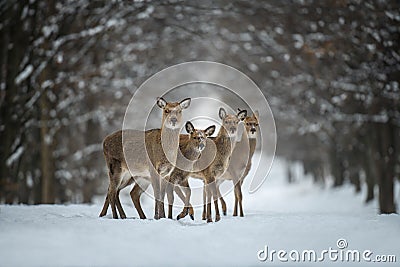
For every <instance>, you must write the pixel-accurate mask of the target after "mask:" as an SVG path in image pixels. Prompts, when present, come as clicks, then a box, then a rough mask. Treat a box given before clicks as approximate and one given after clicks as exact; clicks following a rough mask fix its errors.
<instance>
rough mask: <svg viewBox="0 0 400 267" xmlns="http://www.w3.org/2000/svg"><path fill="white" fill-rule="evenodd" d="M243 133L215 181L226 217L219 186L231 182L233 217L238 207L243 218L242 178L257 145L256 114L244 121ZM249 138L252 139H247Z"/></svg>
mask: <svg viewBox="0 0 400 267" xmlns="http://www.w3.org/2000/svg"><path fill="white" fill-rule="evenodd" d="M244 126H245V131H244V132H243V135H242V138H241V140H240V141H239V142H237V144H236V146H235V148H234V150H233V152H232V155H231V161H230V164H229V167H228V169H227V170H226V172H225V173H224V175H223V176H222V177H220V179H219V180H218V181H217V190H218V197H219V199H220V202H221V206H222V212H223V214H224V215H226V203H225V201H224V199H223V198H222V196H221V192H220V190H219V186H220V185H221V183H222V182H223V181H224V180H232V181H233V184H234V192H235V206H234V211H233V216H237V213H238V207H239V210H240V216H241V217H243V216H244V213H243V207H242V190H241V186H242V184H243V180H244V178H245V177H246V176H247V175H248V173H249V171H250V169H251V160H252V157H253V155H254V151H255V149H256V145H257V139H256V136H257V131H258V113H257V112H255V114H253V115H252V116H248V117H246V118H245V119H244ZM249 136H251V137H252V138H249Z"/></svg>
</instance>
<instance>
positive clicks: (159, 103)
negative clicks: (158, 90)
mask: <svg viewBox="0 0 400 267" xmlns="http://www.w3.org/2000/svg"><path fill="white" fill-rule="evenodd" d="M166 105H167V101H165V100H164V98H162V97H157V106H159V107H160V108H165V106H166Z"/></svg>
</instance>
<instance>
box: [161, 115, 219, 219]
mask: <svg viewBox="0 0 400 267" xmlns="http://www.w3.org/2000/svg"><path fill="white" fill-rule="evenodd" d="M186 125H187V127H186V130H187V132H188V133H189V135H181V138H180V142H179V147H180V150H181V152H182V155H183V156H184V158H185V159H188V160H190V162H187V165H188V166H184V170H183V169H180V168H179V167H176V168H175V169H174V170H173V171H172V173H171V175H170V176H169V177H168V178H167V179H166V180H167V181H168V182H169V183H168V184H167V198H168V204H169V206H168V218H171V219H172V206H173V202H174V195H173V187H174V185H178V186H181V187H182V189H183V191H184V193H185V200H184V209H183V211H182V212H181V213H180V214H179V215H178V217H177V219H178V220H179V219H181V218H183V217H185V216H186V215H187V214H188V213H189V215H190V217H191V218H192V219H194V212H193V207H192V206H191V205H190V196H191V190H190V187H189V182H188V178H189V175H190V171H189V170H192V169H193V164H194V162H195V161H196V160H197V159H198V158H199V157H200V155H201V151H202V150H203V149H204V148H205V147H206V143H207V137H209V136H211V135H212V134H213V133H214V131H215V126H214V125H213V126H210V127H208V128H207V129H205V130H196V129H194V128H193V125H192V124H191V123H190V122H188V123H187V124H186ZM179 159H180V158H178V160H177V164H178V166H180V164H181V162H180V160H179Z"/></svg>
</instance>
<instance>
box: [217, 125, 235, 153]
mask: <svg viewBox="0 0 400 267" xmlns="http://www.w3.org/2000/svg"><path fill="white" fill-rule="evenodd" d="M214 142H215V146H216V147H217V153H218V154H219V155H220V156H222V157H229V155H230V154H231V153H232V151H233V148H234V143H235V142H234V140H233V138H231V137H229V135H228V132H227V131H226V129H225V128H224V127H223V126H221V129H220V130H219V132H218V135H217V136H216V137H215V139H214Z"/></svg>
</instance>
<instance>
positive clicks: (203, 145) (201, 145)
mask: <svg viewBox="0 0 400 267" xmlns="http://www.w3.org/2000/svg"><path fill="white" fill-rule="evenodd" d="M205 147H206V145H205V144H203V143H200V145H199V149H200V151H202V150H203V149H204V148H205Z"/></svg>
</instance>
